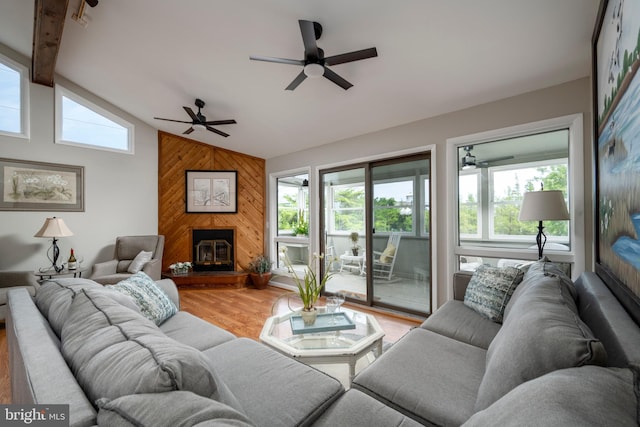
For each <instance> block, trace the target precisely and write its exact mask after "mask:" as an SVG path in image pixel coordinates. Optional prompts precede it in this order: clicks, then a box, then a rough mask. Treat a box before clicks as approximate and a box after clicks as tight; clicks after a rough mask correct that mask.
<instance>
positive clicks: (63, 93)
mask: <svg viewBox="0 0 640 427" xmlns="http://www.w3.org/2000/svg"><path fill="white" fill-rule="evenodd" d="M63 97H65V98H68V99H70V100H72V101H73V102H75V103H77V104H80V105H82V106H83V107H86V108H88V109H89V110H91V111H93V112H94V113H96V114H99V115H101V116H103V117H105V118H107V119H109V120H111V121H113V122H114V123H117V124H118V125H120V126H122V127H124V128H126V129H127V147H128V148H127V149H126V150H121V149H117V148H110V147H104V146H101V145H94V144H91V143H90V142H84V143H83V142H75V141H67V140H64V139H62V120H63V117H62V113H63V109H62V98H63ZM134 141H135V125H134V124H133V123H130V122H128V121H127V120H125V119H123V118H122V117H120V116H118V115H116V114H114V113H112V112H110V111H108V110H106V109H105V108H102V107H100V106H99V105H96V104H94V103H93V102H91V101H89V100H88V99H86V98H84V97H82V96H81V95H78V94H77V93H75V92H73V91H72V90H70V89H67V88H65V87H64V86H62V85H60V84H56V85H55V143H56V144H61V145H71V146H74V147H82V148H91V149H94V150H103V151H111V152H114V153H124V154H135V144H134Z"/></svg>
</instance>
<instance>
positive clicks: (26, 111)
mask: <svg viewBox="0 0 640 427" xmlns="http://www.w3.org/2000/svg"><path fill="white" fill-rule="evenodd" d="M0 62H1V63H2V64H3V65H4V66H6V67H8V68H11V69H13V70H15V71H17V72H18V73H19V74H20V129H21V131H20V132H9V131H5V130H0V135H5V136H13V137H16V138H24V139H29V135H30V131H31V128H30V116H31V109H30V108H29V99H30V98H29V68H27V67H25V66H24V65H22V64H20V63H19V62H16V61H14V60H12V59H11V58H8V57H6V56H4V55H2V54H0Z"/></svg>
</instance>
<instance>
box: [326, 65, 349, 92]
mask: <svg viewBox="0 0 640 427" xmlns="http://www.w3.org/2000/svg"><path fill="white" fill-rule="evenodd" d="M324 76H325V77H326V78H328V79H329V80H331V81H332V82H334V83H335V84H337V85H338V86H340V87H341V88H342V89H344V90H347V89H349V88H350V87H351V86H353V85H352V84H351V83H349V82H348V81H346V80H345V79H343V78H342V77H340V76H339V75H337V74H336V73H334V72H333V71H331V70H330V69H328V68H327V67H324Z"/></svg>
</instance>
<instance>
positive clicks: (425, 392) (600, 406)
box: [7, 262, 640, 427]
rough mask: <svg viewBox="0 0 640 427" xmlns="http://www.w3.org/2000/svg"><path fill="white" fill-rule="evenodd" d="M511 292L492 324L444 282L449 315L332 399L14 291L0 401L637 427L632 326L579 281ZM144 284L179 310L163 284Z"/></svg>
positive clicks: (217, 352)
mask: <svg viewBox="0 0 640 427" xmlns="http://www.w3.org/2000/svg"><path fill="white" fill-rule="evenodd" d="M477 277H479V275H477ZM519 278H520V279H521V282H520V283H519V284H517V286H515V285H514V286H513V287H512V288H510V289H509V290H508V291H507V292H506V293H507V294H508V295H509V298H504V299H502V300H501V304H502V310H503V312H504V314H503V315H502V324H500V323H496V322H494V321H491V320H488V319H487V318H486V314H480V313H479V311H482V307H480V308H478V307H477V306H476V307H474V308H473V309H472V308H470V306H472V304H469V303H468V302H469V301H467V304H465V302H464V299H465V295H467V297H468V295H469V294H470V292H467V291H466V290H467V286H468V285H469V283H471V285H470V286H469V287H470V288H475V287H477V284H478V280H476V279H474V280H473V281H470V279H471V275H469V274H464V273H457V274H456V275H455V277H454V300H452V301H449V302H447V303H446V304H444V305H443V306H442V307H441V308H440V309H438V310H437V311H436V312H435V313H434V314H433V315H432V316H431V317H429V318H428V319H427V320H426V321H425V322H424V323H423V324H422V325H421V327H418V328H414V329H413V330H412V331H410V332H409V333H408V334H407V335H405V336H404V337H403V338H401V339H400V340H399V341H398V342H397V343H396V344H394V345H393V346H391V348H390V349H389V350H387V351H386V352H385V353H384V354H383V355H382V356H381V357H379V358H378V359H377V360H376V361H375V362H374V363H373V364H371V365H370V366H369V367H367V368H366V369H364V370H363V371H362V372H360V373H359V374H358V375H357V376H356V377H355V378H354V380H353V386H352V388H351V389H349V390H348V391H345V390H344V389H343V387H342V386H341V384H340V382H339V381H337V380H335V379H333V378H331V377H329V376H328V375H326V374H323V373H321V372H319V371H317V370H315V369H313V368H311V367H309V366H306V365H304V364H302V363H299V362H297V361H295V360H292V359H289V358H287V357H285V356H283V355H281V354H279V353H278V352H276V351H274V350H272V349H270V348H268V347H266V346H264V345H262V344H260V343H257V342H255V341H252V340H249V339H244V338H236V337H235V336H233V335H232V334H230V333H228V332H226V331H224V330H222V329H220V328H218V327H216V326H214V325H212V324H209V323H207V322H205V321H203V320H201V319H199V318H196V317H194V316H192V315H190V314H189V313H186V312H183V311H177V312H175V313H173V314H172V315H171V316H169V318H168V319H167V320H164V321H162V322H160V325H159V326H156V325H155V324H154V323H153V322H151V321H149V320H147V318H146V317H144V316H143V314H142V312H143V311H144V310H142V311H140V312H136V306H135V305H133V306H132V304H131V301H129V300H128V299H127V298H124V299H123V298H122V297H121V296H118V297H116V296H114V294H113V293H110V292H109V291H108V290H107V289H106V288H105V287H102V286H100V285H97V284H96V283H95V282H92V281H91V280H87V279H61V280H57V281H55V283H53V284H52V283H45V284H43V286H42V287H41V288H40V290H39V292H38V295H37V296H36V300H35V302H34V300H33V299H32V298H31V296H30V295H29V294H28V292H26V291H25V290H23V289H18V290H14V291H11V292H10V293H9V298H8V300H9V301H8V305H9V312H8V318H7V342H8V347H9V358H10V376H11V382H12V396H13V399H14V402H15V403H43V404H44V403H46V404H54V403H69V404H70V418H71V425H72V426H85V425H95V424H98V425H108V426H119V425H123V426H125V425H148V426H165V425H166V426H177V425H199V426H206V425H235V426H242V425H260V426H297V425H314V426H360V425H363V426H407V427H408V426H416V425H437V426H449V425H465V426H471V427H472V426H494V425H500V426H527V425H531V426H534V425H535V426H541V425H542V426H544V425H548V426H558V425H581V426H584V425H616V426H625V425H637V423H638V413H639V411H640V409H639V406H638V395H639V394H640V386H639V383H638V361H639V359H640V329H639V328H638V325H636V324H635V323H634V322H633V321H632V320H631V318H630V317H629V316H628V315H627V314H626V312H625V311H624V309H622V307H621V306H620V305H619V303H618V302H617V300H616V299H615V298H614V297H613V295H612V294H611V293H610V292H609V291H608V289H607V288H606V286H605V285H604V284H603V282H601V281H600V279H599V278H598V277H597V276H596V275H594V274H592V273H584V274H583V275H582V276H581V277H580V279H579V280H578V281H576V283H572V282H571V281H570V280H569V279H568V278H567V277H566V276H564V274H563V273H561V272H560V271H559V270H557V269H555V268H554V266H553V265H552V264H550V263H545V262H539V263H535V264H534V265H532V266H531V267H530V268H529V269H528V271H527V272H526V273H525V274H524V277H523V276H522V274H520V275H519ZM156 283H157V285H158V286H160V287H161V288H162V289H163V290H164V291H165V293H166V295H168V297H169V298H170V299H171V300H172V301H173V303H174V304H175V306H177V307H179V298H178V292H177V290H176V287H175V285H174V284H173V282H172V281H170V280H160V281H158V282H156ZM491 298H493V297H491ZM491 298H490V299H491ZM494 299H495V298H494ZM494 302H495V301H494ZM481 306H482V304H481ZM138 308H139V307H138ZM149 354H151V355H153V357H148V355H149ZM132 367H135V369H132Z"/></svg>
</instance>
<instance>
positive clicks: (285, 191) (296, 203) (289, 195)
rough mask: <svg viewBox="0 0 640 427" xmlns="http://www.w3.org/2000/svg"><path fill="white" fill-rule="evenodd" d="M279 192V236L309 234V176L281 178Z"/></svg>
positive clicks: (278, 183)
mask: <svg viewBox="0 0 640 427" xmlns="http://www.w3.org/2000/svg"><path fill="white" fill-rule="evenodd" d="M277 192H278V236H297V235H298V236H302V235H305V236H306V235H308V234H309V178H308V175H307V174H300V175H295V176H286V177H280V178H278V179H277Z"/></svg>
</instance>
